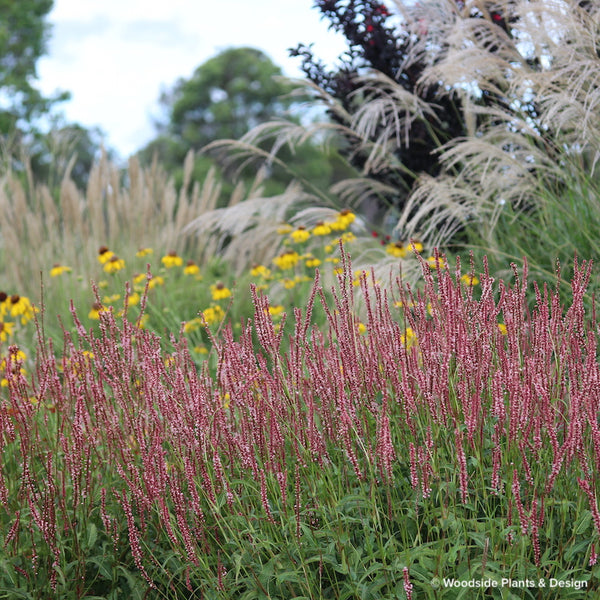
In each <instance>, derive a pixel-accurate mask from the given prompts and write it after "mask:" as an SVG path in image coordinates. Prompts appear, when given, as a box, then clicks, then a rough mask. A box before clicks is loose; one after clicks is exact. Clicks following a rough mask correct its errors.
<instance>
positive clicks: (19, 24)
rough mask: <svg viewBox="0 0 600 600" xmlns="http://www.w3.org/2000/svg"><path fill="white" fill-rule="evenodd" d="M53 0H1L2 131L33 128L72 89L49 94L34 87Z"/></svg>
mask: <svg viewBox="0 0 600 600" xmlns="http://www.w3.org/2000/svg"><path fill="white" fill-rule="evenodd" d="M52 5H53V0H19V2H15V1H14V0H0V99H1V103H0V135H2V136H3V137H4V138H6V137H7V136H8V137H10V136H11V135H14V133H15V132H16V131H17V130H18V131H20V132H23V131H28V130H30V129H31V127H32V124H33V122H34V121H35V119H36V118H38V117H40V116H41V115H43V114H46V113H48V112H49V110H50V108H51V107H52V105H53V104H55V103H56V102H59V101H62V100H66V99H67V98H68V97H69V95H68V93H60V94H58V95H57V96H55V97H54V98H45V97H44V96H43V95H42V94H41V93H40V92H39V90H37V89H36V88H35V87H34V80H35V79H36V78H37V62H38V60H39V58H40V57H41V56H43V55H44V54H45V53H46V50H47V41H48V37H49V33H50V30H49V25H48V23H47V21H46V17H47V15H48V13H49V12H50V10H51V9H52Z"/></svg>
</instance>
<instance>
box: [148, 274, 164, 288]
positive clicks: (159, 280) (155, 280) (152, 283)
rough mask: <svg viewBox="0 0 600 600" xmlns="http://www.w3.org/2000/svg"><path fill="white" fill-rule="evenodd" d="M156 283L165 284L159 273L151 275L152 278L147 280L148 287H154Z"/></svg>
mask: <svg viewBox="0 0 600 600" xmlns="http://www.w3.org/2000/svg"><path fill="white" fill-rule="evenodd" d="M157 285H165V280H164V278H163V277H161V276H160V275H156V276H155V277H152V279H151V280H150V281H149V282H148V288H149V289H154V288H155V287H156V286H157Z"/></svg>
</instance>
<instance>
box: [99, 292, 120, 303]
mask: <svg viewBox="0 0 600 600" xmlns="http://www.w3.org/2000/svg"><path fill="white" fill-rule="evenodd" d="M120 297H121V295H120V294H113V295H112V296H104V298H102V302H104V304H112V303H113V302H116V301H117V300H118V299H119V298H120Z"/></svg>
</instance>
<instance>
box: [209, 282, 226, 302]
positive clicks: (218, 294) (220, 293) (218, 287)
mask: <svg viewBox="0 0 600 600" xmlns="http://www.w3.org/2000/svg"><path fill="white" fill-rule="evenodd" d="M210 291H211V293H212V299H213V300H225V298H229V296H231V290H230V289H229V288H227V287H225V284H224V283H222V282H221V281H218V282H217V283H215V284H214V285H211V286H210Z"/></svg>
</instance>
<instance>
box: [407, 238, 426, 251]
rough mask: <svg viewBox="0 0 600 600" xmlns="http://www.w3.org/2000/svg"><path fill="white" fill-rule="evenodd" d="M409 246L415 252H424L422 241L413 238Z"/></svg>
mask: <svg viewBox="0 0 600 600" xmlns="http://www.w3.org/2000/svg"><path fill="white" fill-rule="evenodd" d="M408 247H409V249H410V250H412V251H413V252H423V244H421V242H418V241H417V240H411V242H410V244H409V245H408Z"/></svg>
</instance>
